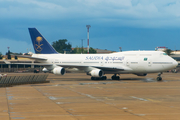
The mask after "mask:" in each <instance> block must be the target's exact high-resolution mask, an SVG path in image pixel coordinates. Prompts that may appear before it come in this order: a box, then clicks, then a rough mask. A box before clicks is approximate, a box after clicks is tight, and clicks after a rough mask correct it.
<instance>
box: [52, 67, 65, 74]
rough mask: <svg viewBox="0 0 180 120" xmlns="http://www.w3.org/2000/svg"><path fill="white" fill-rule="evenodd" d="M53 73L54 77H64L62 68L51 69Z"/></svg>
mask: <svg viewBox="0 0 180 120" xmlns="http://www.w3.org/2000/svg"><path fill="white" fill-rule="evenodd" d="M53 73H54V74H55V75H64V74H65V73H66V71H65V69H64V68H63V67H55V68H54V69H53Z"/></svg>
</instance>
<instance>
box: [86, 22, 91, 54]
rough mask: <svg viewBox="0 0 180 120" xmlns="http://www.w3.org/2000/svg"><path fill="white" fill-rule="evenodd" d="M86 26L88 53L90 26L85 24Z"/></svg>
mask: <svg viewBox="0 0 180 120" xmlns="http://www.w3.org/2000/svg"><path fill="white" fill-rule="evenodd" d="M86 27H87V43H88V47H87V51H88V54H89V28H90V27H91V26H90V25H86Z"/></svg>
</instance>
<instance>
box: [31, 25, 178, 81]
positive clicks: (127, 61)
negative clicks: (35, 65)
mask: <svg viewBox="0 0 180 120" xmlns="http://www.w3.org/2000/svg"><path fill="white" fill-rule="evenodd" d="M29 33H30V36H31V39H32V43H33V46H34V50H35V53H36V54H33V55H32V57H31V59H35V60H36V61H38V62H39V63H40V64H39V65H41V66H44V69H43V70H44V71H51V72H52V73H54V74H56V75H64V74H65V69H66V68H76V69H77V70H79V71H84V72H85V73H87V75H91V79H92V80H97V79H102V80H105V79H107V77H106V76H104V75H105V74H113V76H112V79H113V80H119V79H120V77H119V76H118V75H120V74H135V75H138V76H146V75H147V73H159V74H158V77H157V80H158V81H160V80H162V77H161V74H162V72H164V71H167V70H170V69H173V68H175V67H176V66H177V65H178V63H177V62H176V61H175V60H174V59H172V58H171V57H169V56H168V55H167V54H166V53H164V52H160V51H126V52H117V53H111V54H60V53H58V52H56V50H55V49H54V48H53V47H52V46H51V45H50V44H49V43H48V42H47V40H46V39H45V38H44V37H43V36H42V35H41V34H40V32H39V31H38V30H37V29H36V28H29Z"/></svg>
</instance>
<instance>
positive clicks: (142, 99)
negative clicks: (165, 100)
mask: <svg viewBox="0 0 180 120" xmlns="http://www.w3.org/2000/svg"><path fill="white" fill-rule="evenodd" d="M131 97H132V98H135V99H138V100H141V101H148V100H147V99H144V98H138V97H135V96H131Z"/></svg>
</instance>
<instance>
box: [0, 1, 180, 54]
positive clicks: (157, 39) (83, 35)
mask: <svg viewBox="0 0 180 120" xmlns="http://www.w3.org/2000/svg"><path fill="white" fill-rule="evenodd" d="M86 25H91V28H90V47H93V48H99V49H108V50H113V51H119V47H122V49H123V51H127V50H154V49H155V47H157V46H166V47H168V48H169V49H172V50H175V49H178V50H179V49H180V44H179V41H180V0H0V52H2V53H3V54H5V53H6V52H7V50H8V49H7V47H10V50H11V51H12V52H18V53H19V52H22V53H25V52H27V48H28V49H31V51H32V52H34V49H33V46H32V44H31V39H30V35H29V32H28V28H29V27H30V28H32V27H36V28H37V29H38V30H39V31H40V32H41V34H42V35H43V36H44V37H45V38H46V39H47V40H48V41H49V43H52V42H53V41H56V40H59V39H67V40H68V42H70V43H71V44H72V46H73V47H76V46H81V45H82V44H81V39H84V42H83V43H84V44H83V46H84V47H86V46H87V29H86Z"/></svg>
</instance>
